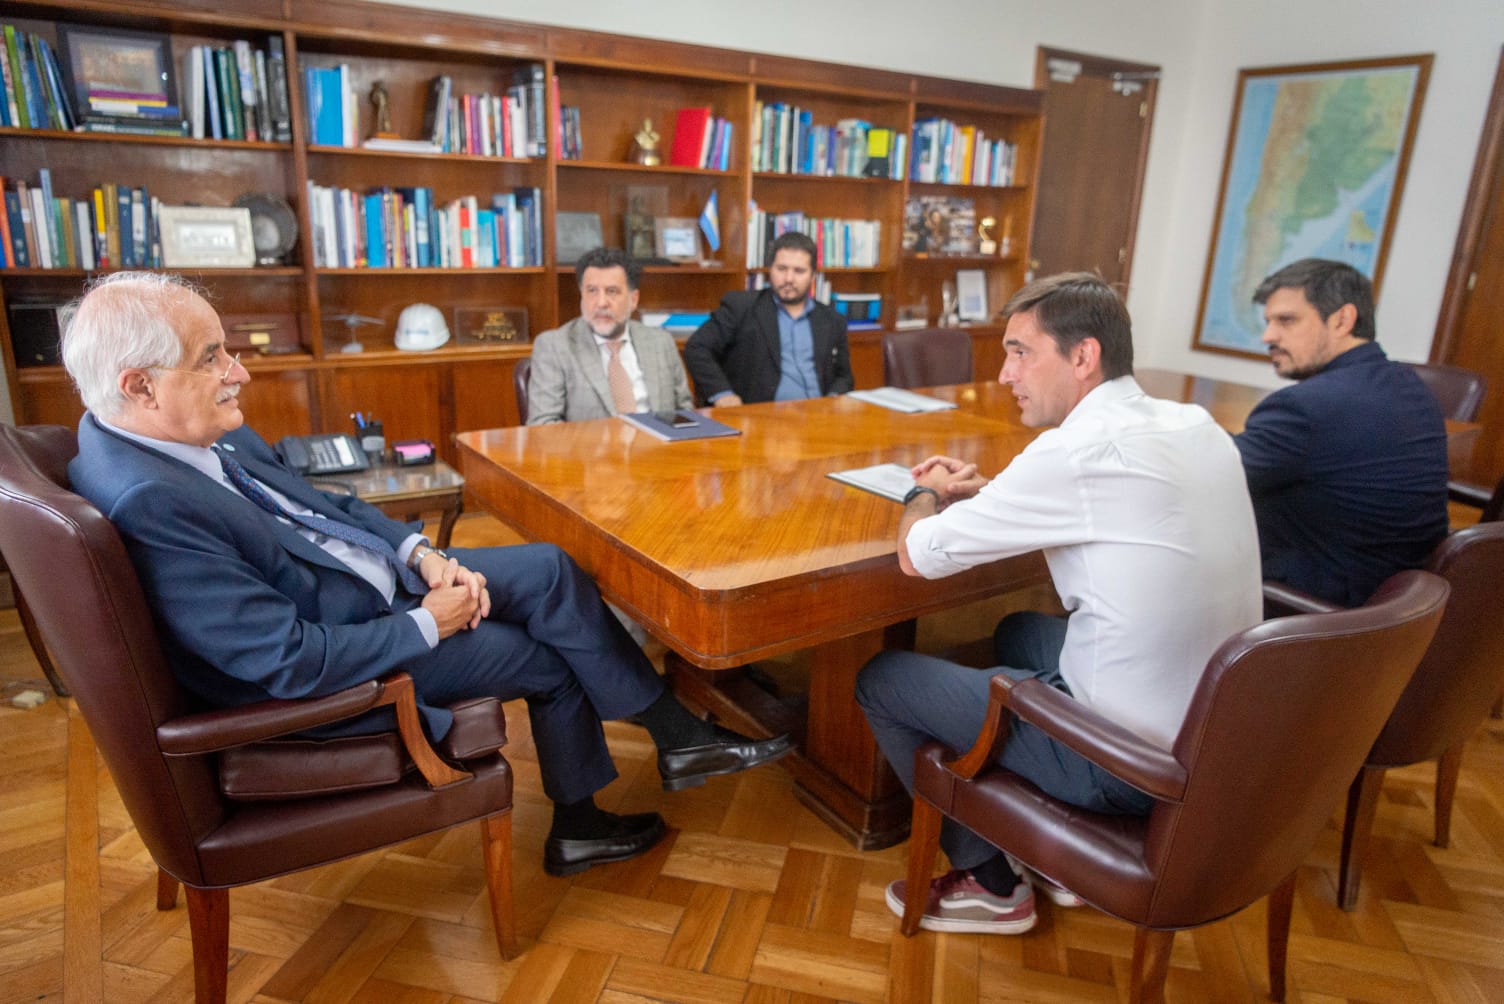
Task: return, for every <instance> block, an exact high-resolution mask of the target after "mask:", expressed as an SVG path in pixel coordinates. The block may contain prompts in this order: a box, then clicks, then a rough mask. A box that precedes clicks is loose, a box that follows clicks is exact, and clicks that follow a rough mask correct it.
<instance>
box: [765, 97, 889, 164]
mask: <svg viewBox="0 0 1504 1004" xmlns="http://www.w3.org/2000/svg"><path fill="white" fill-rule="evenodd" d="M753 123H754V125H755V129H754V132H753V136H752V170H754V171H771V172H775V173H778V174H813V175H820V176H824V177H845V178H892V179H894V180H900V181H901V180H902V179H903V176H904V165H905V164H906V163H907V160H906V159H905V152H906V151H907V149H908V137H907V136H906V135H905V134H903V133H900V132H896V131H895V130H893V129H888V128H886V127H883V126H874V125H873V124H872V123H870V122H867V121H865V120H863V119H856V118H848V119H841V120H840V121H839V122H837V123H836V124H835V125H833V126H829V125H819V124H818V123H816V122H815V121H814V113H813V112H811V111H810V110H809V109H808V108H800V107H798V106H797V105H790V104H786V103H784V102H782V101H773V102H769V103H767V104H764V103H763V102H761V101H759V102H758V103H757V108H756V110H755V111H754V113H753Z"/></svg>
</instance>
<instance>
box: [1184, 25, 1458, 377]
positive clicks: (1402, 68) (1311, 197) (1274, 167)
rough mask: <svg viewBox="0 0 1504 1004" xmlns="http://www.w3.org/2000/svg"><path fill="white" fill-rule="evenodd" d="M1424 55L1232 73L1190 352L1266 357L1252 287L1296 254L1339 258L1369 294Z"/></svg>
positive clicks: (1407, 147) (1397, 188)
mask: <svg viewBox="0 0 1504 1004" xmlns="http://www.w3.org/2000/svg"><path fill="white" fill-rule="evenodd" d="M1431 62H1432V57H1431V56H1430V55H1429V54H1423V55H1414V56H1395V57H1390V58H1384V59H1359V60H1348V61H1345V62H1334V63H1308V64H1299V65H1290V66H1268V67H1256V68H1245V69H1240V70H1239V71H1238V86H1237V92H1236V94H1235V96H1234V98H1233V114H1232V122H1231V126H1230V128H1229V130H1228V137H1227V149H1226V153H1225V154H1224V155H1223V162H1222V181H1221V187H1220V189H1219V191H1218V194H1217V211H1216V216H1215V217H1214V218H1213V221H1212V233H1211V240H1210V246H1209V248H1208V251H1207V262H1206V270H1205V273H1204V277H1203V279H1202V284H1201V300H1200V304H1199V306H1198V307H1197V311H1196V327H1195V329H1194V332H1193V334H1192V339H1191V347H1192V348H1193V349H1196V350H1199V351H1203V352H1215V353H1221V354H1224V355H1231V356H1241V357H1244V358H1253V359H1266V358H1267V357H1268V354H1267V352H1266V351H1265V350H1264V347H1263V344H1262V341H1261V339H1262V335H1263V329H1264V322H1263V311H1262V309H1261V308H1260V307H1259V306H1258V305H1257V304H1255V303H1253V294H1254V291H1255V290H1256V289H1257V288H1258V285H1259V283H1260V282H1261V281H1262V280H1263V279H1264V277H1265V276H1267V275H1269V274H1271V273H1273V272H1275V271H1277V270H1278V269H1279V268H1281V267H1283V266H1285V265H1288V264H1290V263H1291V262H1292V261H1295V260H1298V259H1301V258H1329V259H1334V260H1337V261H1342V262H1346V263H1347V264H1349V265H1351V266H1353V267H1354V268H1356V269H1357V270H1358V271H1359V272H1362V273H1363V274H1364V275H1366V276H1368V278H1369V279H1370V280H1372V282H1373V288H1374V293H1375V295H1377V293H1378V291H1379V287H1380V285H1381V283H1382V281H1383V278H1384V264H1385V258H1386V256H1387V254H1388V250H1389V242H1390V238H1391V237H1392V236H1393V231H1394V219H1395V217H1396V216H1397V215H1398V211H1399V201H1400V196H1401V194H1402V193H1403V191H1404V187H1405V174H1406V171H1407V169H1408V168H1409V164H1410V152H1411V148H1412V147H1413V145H1414V141H1415V133H1416V129H1417V127H1418V125H1419V122H1420V109H1421V105H1422V102H1423V101H1424V98H1425V93H1426V84H1427V82H1428V80H1429V78H1430V73H1431Z"/></svg>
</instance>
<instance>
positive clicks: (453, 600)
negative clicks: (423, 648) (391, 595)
mask: <svg viewBox="0 0 1504 1004" xmlns="http://www.w3.org/2000/svg"><path fill="white" fill-rule="evenodd" d="M417 571H418V575H419V576H420V577H421V578H422V579H423V581H424V582H426V583H428V595H427V596H425V597H423V609H425V610H427V611H428V612H429V613H431V614H433V619H434V621H435V622H436V623H437V624H438V628H439V638H440V639H441V640H442V639H444V638H448V637H449V636H450V635H452V634H454V633H455V632H456V631H460V630H462V629H468V628H473V627H475V626H476V625H478V624H480V622H481V619H482V618H484V617H485V616H486V615H487V614H489V613H490V612H491V594H490V592H489V591H488V590H487V589H486V577H485V576H484V575H482V574H480V573H479V572H477V571H475V570H473V569H469V568H466V567H465V566H464V565H461V564H460V563H459V562H458V561H456V560H455V559H454V558H441V557H439V556H438V555H437V554H427V555H424V557H423V560H422V561H421V562H420V563H419V564H418V569H417Z"/></svg>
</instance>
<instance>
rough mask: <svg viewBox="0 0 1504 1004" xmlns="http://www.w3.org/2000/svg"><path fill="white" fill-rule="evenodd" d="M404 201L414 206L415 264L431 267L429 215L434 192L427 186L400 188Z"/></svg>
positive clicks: (431, 242) (431, 248)
mask: <svg viewBox="0 0 1504 1004" xmlns="http://www.w3.org/2000/svg"><path fill="white" fill-rule="evenodd" d="M397 193H398V194H399V195H401V196H402V201H403V202H404V203H406V204H407V205H409V206H412V207H413V249H412V256H413V265H414V266H415V267H417V268H429V267H431V266H432V265H433V239H432V238H431V237H430V236H429V231H428V216H429V213H430V211H431V210H432V208H433V192H432V190H431V189H427V188H399V189H397Z"/></svg>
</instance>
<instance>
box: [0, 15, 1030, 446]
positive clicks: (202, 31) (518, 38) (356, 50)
mask: <svg viewBox="0 0 1504 1004" xmlns="http://www.w3.org/2000/svg"><path fill="white" fill-rule="evenodd" d="M0 22H4V23H9V24H12V25H14V26H15V27H17V28H18V29H20V30H22V31H25V32H27V33H28V34H37V35H39V36H41V37H43V38H46V39H47V40H48V41H49V43H50V44H53V45H54V47H56V41H57V31H56V26H57V24H58V23H59V22H65V23H68V24H76V25H90V26H96V27H101V28H120V29H130V30H138V31H152V32H159V33H163V34H166V35H169V36H170V38H171V44H172V52H173V57H174V59H175V60H177V61H178V67H179V75H180V76H181V60H182V59H183V57H184V56H185V55H186V53H187V52H188V50H189V48H190V47H192V46H195V45H208V46H227V45H229V44H230V43H231V42H233V41H235V40H237V39H246V40H249V41H250V42H251V43H252V44H253V45H254V46H257V47H263V46H265V45H266V42H267V39H269V38H271V37H273V36H276V37H279V38H280V39H281V40H282V45H283V48H284V51H285V53H286V59H287V74H288V85H289V98H290V100H291V119H292V132H293V135H292V141H291V142H290V143H287V142H280V143H279V142H268V141H266V140H258V141H256V142H246V141H240V140H237V141H230V140H211V139H191V138H186V137H183V138H180V137H162V136H129V135H103V134H96V133H70V132H60V131H56V130H28V129H20V128H0V178H3V179H4V180H5V181H6V182H7V183H14V182H15V181H17V180H22V181H25V182H27V183H28V184H31V183H33V182H35V181H36V179H37V173H38V170H39V169H40V168H44V167H45V168H48V169H49V170H50V172H51V175H52V181H53V188H54V192H55V194H57V195H58V196H68V197H72V198H78V197H81V196H84V195H86V194H87V193H89V192H90V191H91V190H92V189H93V187H94V186H96V185H100V184H103V183H106V182H111V183H116V184H120V185H131V186H144V187H146V188H147V189H148V190H149V192H150V194H151V195H154V196H158V197H160V198H162V199H163V201H164V202H166V203H168V204H187V203H192V204H200V205H206V206H224V205H229V204H230V203H231V202H232V201H233V200H234V199H235V198H236V197H238V196H241V195H243V194H246V193H254V192H267V193H273V194H276V195H280V196H281V197H282V198H284V199H286V200H287V202H288V203H289V204H290V205H291V206H292V207H293V208H294V210H295V212H296V214H297V217H298V226H299V239H298V244H297V247H296V248H295V249H294V250H293V252H292V253H291V255H290V257H289V259H288V261H287V262H285V263H284V264H282V265H280V266H276V267H258V268H252V269H204V270H198V271H185V274H187V275H189V276H190V277H191V278H193V279H194V280H195V281H197V282H199V283H200V284H201V285H203V286H204V288H205V289H206V290H207V291H208V293H209V294H210V297H211V299H212V301H213V302H214V304H215V306H216V307H217V308H218V309H219V310H220V311H221V312H223V313H272V312H277V313H288V314H294V315H296V316H297V317H298V318H299V321H300V325H301V331H302V340H303V345H302V350H301V351H299V352H295V353H292V354H288V355H268V356H258V357H256V358H253V359H250V360H249V362H250V365H249V369H250V372H251V374H252V377H253V379H252V382H251V384H249V385H248V386H247V387H246V389H245V391H244V392H243V395H242V402H243V405H244V409H245V411H246V413H247V416H248V418H249V420H250V421H251V423H252V424H253V425H255V426H256V428H257V429H258V430H259V431H261V432H262V433H263V434H265V435H267V436H269V437H272V438H275V437H278V436H282V435H289V434H301V433H308V432H313V431H320V430H325V429H340V428H343V427H344V425H345V424H346V416H347V415H348V414H349V413H350V412H352V411H355V410H360V411H364V412H367V413H375V414H376V415H378V416H380V417H381V418H382V420H383V422H384V423H385V425H386V427H387V429H388V430H389V435H390V436H392V437H393V438H419V437H423V438H430V439H432V440H434V441H435V442H436V443H438V444H440V451H441V453H442V455H444V456H445V457H446V458H447V459H451V460H452V459H454V458H453V456H452V448H451V445H450V437H451V435H452V434H453V433H454V432H456V431H458V430H463V429H473V428H482V427H489V426H498V425H509V424H513V423H515V421H516V410H515V408H516V405H515V401H514V399H513V391H512V380H511V374H512V369H513V367H514V366H515V365H516V362H517V360H519V359H521V358H523V357H525V356H526V355H527V352H528V347H527V345H526V344H525V343H522V344H495V345H484V344H481V345H477V344H456V341H455V340H451V341H450V343H449V344H447V345H445V346H444V347H442V348H440V349H438V350H435V351H432V352H425V353H411V352H402V351H399V350H397V349H396V348H395V346H394V344H393V335H392V332H393V330H394V328H395V325H396V321H397V317H398V315H399V314H400V313H401V311H402V309H403V308H404V307H406V306H408V305H409V304H411V303H415V302H426V303H432V304H434V305H435V306H438V307H440V308H441V309H442V310H443V311H444V313H445V315H446V318H447V319H448V320H449V322H450V324H451V330H453V329H454V327H455V313H454V312H455V308H457V307H472V308H474V307H500V306H506V307H522V308H525V309H526V310H527V315H528V326H529V331H530V334H531V335H536V334H537V333H538V332H540V331H543V330H545V329H547V328H551V327H555V326H557V325H558V324H560V323H563V322H565V321H567V320H569V319H570V318H571V317H573V316H574V315H575V314H576V313H577V311H578V302H579V301H578V292H577V290H576V287H575V280H574V273H573V267H572V263H568V262H556V261H555V257H556V248H555V233H554V226H553V219H554V214H555V213H556V212H559V211H567V212H589V213H595V214H597V215H599V216H600V218H601V224H602V233H603V236H604V239H605V241H606V243H608V244H621V243H623V242H624V239H625V233H624V228H623V222H624V216H625V214H626V213H627V212H628V211H629V208H630V207H629V198H631V197H632V196H633V195H638V196H641V195H643V193H647V195H648V196H649V197H650V198H651V199H652V201H653V202H654V205H653V206H652V207H651V208H652V212H650V213H649V215H667V216H675V217H685V218H690V219H695V218H698V216H699V215H700V212H701V210H702V208H703V207H704V205H705V202H706V200H707V199H708V198H709V196H710V195H711V193H712V192H713V193H715V195H716V198H717V200H718V203H719V230H720V236H721V247H720V249H719V251H711V250H710V249H709V248H708V247H706V248H704V251H705V253H706V257H707V259H708V260H707V262H706V263H705V264H704V265H702V266H688V265H685V266H652V267H649V268H647V269H646V270H645V276H644V280H643V289H642V298H641V306H642V309H644V310H665V309H678V310H697V311H700V312H704V311H709V310H711V309H713V308H714V306H715V304H716V303H717V301H718V300H719V298H720V297H721V296H722V295H723V294H724V293H726V292H729V291H731V290H734V289H740V288H743V287H745V286H746V285H748V283H749V282H751V281H753V279H754V278H755V276H756V275H757V274H758V271H759V270H757V269H749V268H748V267H747V262H746V252H747V242H748V225H749V221H748V219H747V210H748V204H749V201H750V200H754V199H755V200H756V202H757V203H758V205H759V207H760V208H762V209H764V210H770V211H776V212H791V211H802V212H804V213H806V214H807V215H809V216H813V217H838V218H847V219H864V220H867V219H870V220H878V221H880V223H881V235H880V241H879V246H878V260H877V262H876V263H875V264H874V265H873V266H871V267H862V268H831V269H829V270H828V272H827V277H828V278H829V279H830V282H831V284H832V287H833V288H834V289H835V290H836V291H838V292H860V293H880V294H881V295H882V298H883V320H884V322H886V323H889V324H890V323H891V322H892V320H893V318H894V317H895V315H896V310H897V307H898V305H899V304H903V303H912V302H917V301H918V300H919V298H921V297H924V298H927V300H928V302H929V304H930V310H931V315H932V316H931V318H930V319H931V320H932V321H935V320H937V319H938V313H939V309H940V287H941V284H942V283H943V282H944V281H946V280H947V279H949V278H952V277H953V276H954V273H955V271H956V270H957V269H959V268H980V269H983V270H984V271H986V273H987V276H988V293H989V304H990V306H991V308H992V309H993V310H996V309H997V308H998V307H999V306H1001V304H1002V302H1003V301H1004V300H1005V299H1006V297H1007V295H1008V294H1009V293H1011V292H1012V290H1013V289H1015V288H1017V287H1018V286H1019V285H1020V284H1022V282H1023V280H1024V275H1025V272H1026V268H1027V266H1026V263H1027V261H1028V237H1029V228H1030V226H1031V223H1032V218H1033V207H1034V181H1035V177H1034V175H1035V172H1036V171H1037V166H1038V152H1039V134H1040V124H1041V117H1040V108H1041V96H1040V94H1039V93H1038V92H1035V91H1026V90H1018V89H1013V88H1005V87H995V86H988V85H982V84H975V83H968V82H965V81H958V80H945V79H940V78H932V77H924V76H918V75H913V74H904V73H896V72H893V71H888V70H881V69H875V68H861V67H851V66H843V65H838V64H834V63H820V62H814V61H808V60H798V59H789V58H785V57H780V56H769V55H760V54H751V53H745V52H738V51H735V50H727V49H718V48H710V47H705V46H693V45H685V44H680V43H671V42H662V41H655V40H649V39H640V38H629V37H624V36H614V35H608V34H604V33H598V32H588V31H581V30H577V29H566V28H550V27H543V26H537V25H528V24H521V23H516V22H508V21H503V20H497V19H489V18H481V17H474V16H467V15H456V14H448V13H444V12H440V11H427V10H424V11H420V10H415V9H411V8H403V7H393V6H387V5H381V4H372V3H363V2H358V0H222V2H215V3H209V2H208V0H187V2H182V0H179V2H165V0H140V2H129V3H127V2H118V0H82V2H76V0H70V2H63V0H41V2H22V3H13V4H8V5H7V7H6V11H5V13H4V14H0ZM340 64H344V65H346V66H348V67H349V74H350V78H351V84H352V87H351V91H352V93H353V94H355V95H356V96H357V98H358V100H359V104H360V115H361V130H360V132H361V135H360V137H359V139H364V138H365V137H366V136H368V135H370V132H371V131H372V128H373V124H372V120H373V117H374V116H373V114H372V109H371V106H370V104H369V102H368V101H367V97H366V96H367V95H368V94H369V91H370V88H371V85H372V84H373V83H375V82H377V81H380V82H381V83H382V85H383V87H384V88H385V90H386V91H387V94H388V108H389V111H390V115H391V120H392V126H393V131H394V132H395V133H397V134H399V135H400V136H402V137H405V138H416V137H417V136H418V135H419V133H420V132H421V130H422V128H423V125H424V121H423V120H424V111H425V108H426V105H427V102H428V95H429V85H430V81H431V80H432V79H433V78H434V77H436V76H439V75H447V76H449V77H450V78H451V79H452V80H453V83H454V90H455V92H456V93H470V92H476V93H478V92H491V93H499V92H502V91H504V90H505V88H506V87H507V86H508V84H509V83H511V81H512V80H513V75H514V74H515V73H517V71H518V70H519V69H521V68H524V67H531V66H533V65H540V66H542V67H543V69H544V73H545V79H546V81H547V102H546V106H547V116H548V118H547V133H548V145H547V151H546V153H544V154H543V155H542V156H534V157H514V156H482V155H479V154H474V153H463V154H462V153H424V152H391V151H373V150H365V149H361V148H359V147H356V148H353V149H350V148H345V147H340V146H328V145H314V144H311V143H310V142H309V124H308V122H307V121H306V119H307V115H306V106H305V104H304V96H303V68H304V67H306V66H316V67H329V66H337V65H340ZM182 86H183V83H182V81H181V80H180V81H179V88H180V89H181V87H182ZM555 91H556V93H555ZM759 102H785V103H789V104H795V105H798V106H799V107H801V108H807V109H809V110H810V112H811V115H812V117H813V120H814V121H815V122H817V123H819V124H822V125H832V124H835V123H836V122H838V121H840V120H843V119H861V120H864V121H866V122H870V123H872V124H873V125H875V126H880V127H886V128H890V129H893V130H894V131H895V133H903V134H905V135H907V134H908V133H909V132H910V131H911V130H912V128H913V124H914V122H915V121H916V120H920V119H923V118H925V117H927V116H944V117H946V118H949V119H952V120H954V121H956V122H967V123H972V124H975V125H976V126H977V127H978V128H981V129H983V130H985V131H986V133H987V134H988V135H989V136H997V137H1005V138H1007V139H1008V140H1009V141H1010V142H1013V143H1016V144H1017V145H1018V148H1019V165H1018V170H1017V174H1016V178H1015V183H1014V184H1012V185H1010V186H1008V187H1006V188H992V187H988V186H977V185H925V184H918V183H915V182H913V181H912V180H910V179H909V177H908V172H907V170H906V171H905V174H904V178H903V179H901V180H895V179H889V178H866V177H841V176H837V177H826V176H821V175H813V174H781V173H775V172H768V171H759V170H754V165H753V164H752V162H751V156H750V149H751V148H750V139H751V130H752V129H753V128H754V125H755V123H754V116H755V110H756V108H757V107H758V103H759ZM561 105H567V106H574V107H577V108H578V109H579V118H580V138H581V151H580V158H579V159H577V160H565V159H562V153H563V151H562V149H561V148H560V146H559V143H558V140H557V137H558V136H559V134H560V132H559V131H560V126H561V123H560V122H559V119H558V108H559V107H560V106H561ZM688 107H709V108H711V109H712V111H713V113H714V114H715V115H716V116H718V117H720V118H723V119H725V120H727V121H728V122H729V123H730V125H731V128H732V142H731V146H730V150H731V153H730V163H729V167H728V168H727V169H726V170H716V169H713V168H701V167H682V166H670V165H669V164H668V163H667V162H668V160H669V154H670V151H671V150H672V149H673V132H674V124H675V120H676V117H677V114H678V112H679V110H680V109H683V108H688ZM647 118H651V119H652V121H653V126H654V128H655V129H656V130H657V131H658V133H659V134H660V140H659V148H660V150H661V152H662V156H663V160H664V164H662V165H660V166H652V167H648V166H643V165H640V164H635V163H630V162H629V160H628V157H629V150H630V146H631V141H632V137H633V135H634V134H635V133H636V132H637V130H638V129H639V128H640V127H641V125H642V123H643V121H644V119H647ZM310 182H312V183H314V184H318V185H323V186H337V187H339V188H345V189H352V190H355V191H365V190H368V189H375V188H382V187H392V188H400V187H413V186H425V187H428V188H431V189H432V191H433V196H434V201H435V203H436V204H443V203H445V202H446V201H448V200H452V199H455V198H458V197H460V196H465V195H474V196H477V198H478V199H480V200H481V201H482V203H483V202H484V201H485V200H486V199H487V198H489V195H490V193H493V192H506V191H510V190H513V189H517V188H536V189H537V190H538V191H539V193H540V194H541V197H542V219H543V235H542V247H541V252H542V263H541V264H539V265H536V266H530V267H514V268H505V267H495V268H491V267H488V268H434V267H427V268H411V267H409V268H385V269H383V268H364V267H354V268H351V267H339V268H333V267H328V266H323V265H319V264H316V263H315V262H314V256H313V254H312V237H313V221H312V220H311V219H310V207H309V206H308V204H307V203H308V195H307V192H308V187H309V183H310ZM921 194H940V195H955V196H958V197H964V198H968V199H971V200H973V201H974V203H975V205H976V212H977V217H978V219H980V218H981V217H982V216H986V215H991V216H994V217H996V218H998V219H999V220H1003V219H1005V218H1007V219H1011V221H1012V227H1011V231H1010V233H1009V235H1008V236H1009V237H1010V238H1011V248H1010V249H1009V251H1008V253H1007V254H998V255H991V256H986V257H982V256H946V257H928V258H923V257H917V256H915V255H912V254H906V253H905V252H904V251H903V250H902V236H903V214H904V207H905V204H906V201H907V200H908V199H909V198H910V197H911V196H914V195H921ZM702 240H703V239H702ZM89 275H90V274H89V273H86V272H85V271H84V270H81V269H78V268H73V269H43V268H15V269H6V270H0V307H8V306H9V305H12V304H26V303H60V302H66V301H67V300H70V299H72V298H73V297H75V296H77V294H78V293H79V291H80V289H81V288H82V286H83V284H84V282H85V281H86V280H87V279H88V278H89ZM345 313H355V314H361V315H365V316H369V317H375V318H378V319H379V320H380V321H381V324H380V325H376V326H372V327H365V328H361V329H359V331H358V337H359V340H360V342H361V343H362V345H363V346H364V348H365V350H364V351H363V352H359V353H345V352H343V351H341V350H342V348H343V347H344V345H345V344H346V342H347V341H348V337H347V329H346V328H345V326H344V325H343V324H342V323H341V321H340V320H338V319H336V317H335V315H340V314H345ZM9 320H10V318H9V311H8V310H0V351H3V353H4V360H5V364H6V370H7V375H8V379H9V387H10V393H11V398H12V401H13V403H14V406H15V410H16V420H17V421H18V422H21V423H39V422H59V423H62V424H67V425H74V424H76V422H77V420H78V418H79V416H80V415H81V413H82V405H81V404H80V403H79V401H78V399H77V397H76V395H75V393H74V391H73V389H72V387H71V385H70V384H69V382H68V379H67V375H66V374H65V373H64V372H63V371H62V369H61V367H58V366H25V367H21V368H17V366H16V356H15V351H14V347H13V343H12V334H11V330H10V326H9ZM978 330H980V331H983V332H985V333H987V334H989V335H990V334H991V329H990V328H988V327H986V326H983V327H981V328H979V329H978ZM858 342H860V343H861V345H860V346H858ZM868 342H871V343H873V344H872V345H870V346H869V345H868V344H867V343H868ZM853 346H854V349H855V350H858V352H859V353H865V355H864V358H865V356H874V358H875V346H876V341H875V336H874V335H871V334H870V333H861V334H860V335H854V337H853ZM870 361H871V360H868V362H870ZM861 369H862V376H861V378H860V379H859V381H858V382H859V384H864V385H865V384H871V383H875V382H879V381H880V380H881V370H880V367H879V368H876V369H875V375H874V367H872V366H870V365H864V366H862V367H861Z"/></svg>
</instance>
